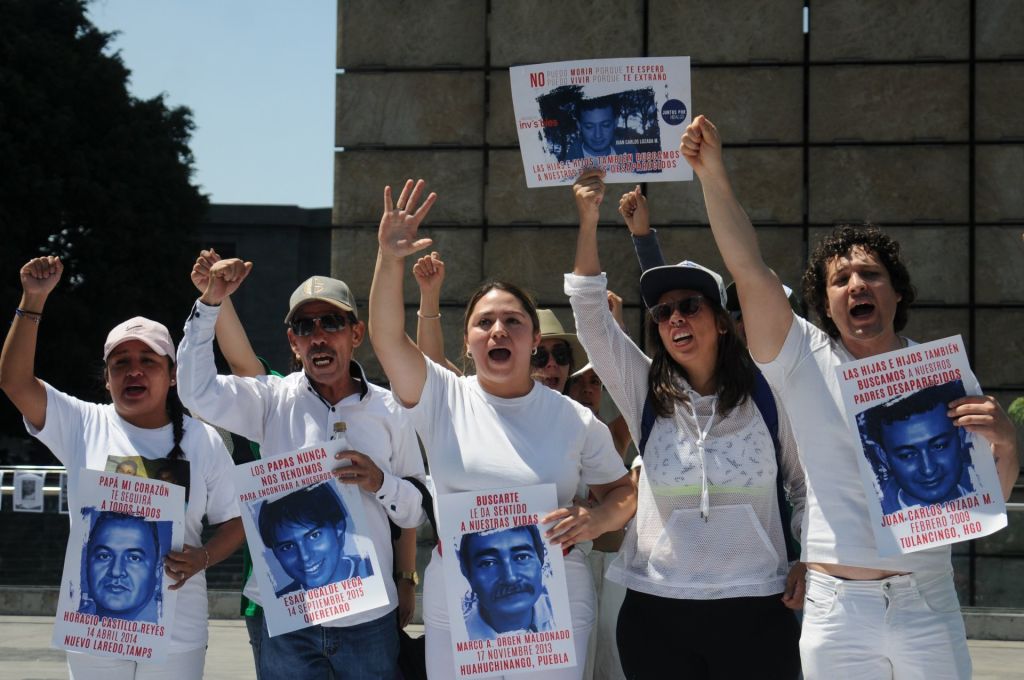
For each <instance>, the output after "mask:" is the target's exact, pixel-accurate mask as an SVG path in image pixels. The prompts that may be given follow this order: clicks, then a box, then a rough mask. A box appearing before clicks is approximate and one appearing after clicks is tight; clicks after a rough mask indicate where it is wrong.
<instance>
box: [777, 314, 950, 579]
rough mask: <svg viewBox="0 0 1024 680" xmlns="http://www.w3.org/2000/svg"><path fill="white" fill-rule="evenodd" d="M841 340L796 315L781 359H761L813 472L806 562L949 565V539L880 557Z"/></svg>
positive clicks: (906, 567) (903, 567)
mask: <svg viewBox="0 0 1024 680" xmlns="http://www.w3.org/2000/svg"><path fill="white" fill-rule="evenodd" d="M853 358H854V357H853V355H851V354H850V353H849V352H848V351H847V350H846V348H845V347H843V345H842V343H840V342H838V341H836V340H833V339H832V338H830V337H829V336H828V334H827V333H825V332H824V331H823V330H821V329H820V328H818V327H817V326H815V325H813V324H812V323H810V322H809V321H807V320H806V319H802V318H800V317H798V316H796V315H794V316H793V325H792V326H791V327H790V329H789V334H788V335H787V336H786V341H785V343H784V344H783V346H782V349H781V351H780V352H779V355H778V356H777V357H776V358H775V360H774V361H771V362H769V363H767V364H759V365H760V367H761V371H762V372H763V373H764V376H765V378H767V380H768V382H769V384H771V386H772V388H774V389H775V390H776V391H777V392H778V393H779V394H780V395H781V397H782V399H783V400H784V401H785V403H786V408H787V410H788V411H789V413H790V422H791V423H792V425H793V431H794V433H795V434H796V440H797V443H798V445H799V449H800V458H801V460H802V461H803V464H804V472H805V474H806V476H807V513H806V515H805V517H804V531H803V535H804V553H803V559H804V560H805V561H807V562H821V563H824V564H843V565H848V566H854V567H867V568H869V569H882V570H886V571H899V572H929V571H930V572H936V571H943V572H944V571H949V569H950V546H948V545H947V546H943V547H939V548H930V549H928V550H921V551H919V552H914V553H909V554H906V555H898V556H895V557H879V555H878V548H877V547H876V545H875V536H874V532H873V531H872V528H871V519H870V517H871V516H870V515H869V514H868V505H867V497H866V496H865V494H864V486H863V484H862V482H861V476H860V469H859V468H858V463H857V459H858V457H859V456H861V455H863V454H862V452H861V451H860V450H859V448H858V444H857V439H856V437H855V436H854V435H852V434H851V431H850V427H849V424H848V421H847V417H846V409H845V408H844V406H843V399H842V393H841V391H840V387H839V379H838V377H837V376H836V367H837V366H839V365H840V364H842V363H845V362H847V361H852V360H853Z"/></svg>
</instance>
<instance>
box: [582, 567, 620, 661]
mask: <svg viewBox="0 0 1024 680" xmlns="http://www.w3.org/2000/svg"><path fill="white" fill-rule="evenodd" d="M617 555H618V553H605V552H601V551H599V550H594V551H592V552H591V553H590V554H589V555H587V560H588V561H589V562H590V569H591V573H592V574H593V576H594V586H595V587H596V589H597V623H596V624H595V625H594V630H593V631H591V633H590V645H589V646H588V647H587V667H586V672H585V673H584V674H583V679H584V680H625V676H624V675H623V673H622V662H621V661H620V660H619V645H618V642H617V641H616V639H615V629H616V627H617V626H618V624H619V610H620V609H622V601H623V600H624V599H625V597H626V588H625V587H624V586H620V585H619V584H618V583H615V582H614V581H609V580H607V579H606V578H605V577H604V572H605V569H606V567H607V565H609V564H611V561H612V560H614V559H615V557H616V556H617Z"/></svg>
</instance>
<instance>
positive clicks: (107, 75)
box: [0, 0, 207, 462]
mask: <svg viewBox="0 0 1024 680" xmlns="http://www.w3.org/2000/svg"><path fill="white" fill-rule="evenodd" d="M112 37H113V36H112V34H109V33H104V32H102V31H99V30H98V29H97V28H96V27H95V26H93V25H92V24H91V23H90V22H89V20H88V18H87V17H86V3H85V2H84V0H0V158H2V159H3V167H4V171H3V172H2V173H0V234H2V236H3V241H2V245H0V302H2V305H3V306H2V309H6V310H7V312H8V313H10V314H13V312H14V307H15V305H16V304H17V302H18V300H19V298H20V284H19V282H18V269H19V268H20V267H21V265H22V264H23V263H24V262H26V261H27V260H28V259H30V258H31V257H35V256H37V255H40V254H55V255H60V256H61V257H62V258H63V259H64V261H65V265H66V268H65V274H64V280H63V281H62V282H61V284H60V286H59V287H58V289H57V291H56V292H55V293H54V295H53V297H52V298H51V299H50V301H49V302H48V303H47V308H46V315H45V316H44V317H43V320H42V324H43V326H42V328H41V329H40V345H39V348H38V352H37V360H36V367H37V374H38V375H39V376H40V377H42V378H44V379H46V380H48V381H51V382H52V383H53V384H54V385H56V386H57V387H59V388H60V389H62V390H64V391H67V392H70V393H72V394H75V395H78V396H81V397H82V398H86V399H102V398H104V397H103V390H102V379H101V362H100V361H99V358H100V356H101V354H102V351H101V350H102V346H103V340H104V338H105V336H106V333H107V331H108V330H109V329H110V328H111V327H113V326H114V324H116V323H117V322H119V321H122V320H124V319H127V318H130V317H132V316H135V315H137V314H141V315H144V316H147V317H150V318H153V319H156V320H159V321H161V322H163V323H165V324H167V326H168V328H170V329H171V333H172V334H178V333H180V331H179V329H180V328H181V324H182V321H183V320H184V317H185V315H186V314H187V312H188V309H189V301H190V299H191V298H192V296H193V294H194V291H192V290H191V284H190V283H189V281H188V270H189V267H190V263H191V260H192V258H193V257H194V248H195V244H194V237H193V230H194V228H195V225H197V224H198V223H199V220H200V219H201V218H202V215H203V213H204V212H205V210H206V207H207V202H206V198H205V197H204V196H203V195H202V194H201V193H200V192H199V190H198V189H197V188H196V187H195V186H194V185H193V184H192V181H191V176H192V172H193V167H192V164H193V158H192V154H191V151H190V150H189V146H188V142H189V139H190V135H191V131H192V129H193V122H192V117H191V112H190V111H189V110H188V109H187V108H184V107H177V108H169V107H168V106H167V105H166V104H165V103H164V101H163V98H162V96H161V97H155V98H153V99H149V100H139V99H136V98H134V97H132V96H131V95H130V94H129V93H128V89H127V82H128V78H129V75H130V71H129V70H128V69H127V68H126V67H125V65H124V63H123V62H122V60H121V58H120V56H119V55H118V54H117V53H115V52H113V50H112V48H111V40H112ZM0 431H2V432H4V433H6V434H14V433H17V432H23V431H24V430H23V429H22V426H21V424H20V422H19V419H18V418H17V413H16V412H14V409H13V408H12V407H11V406H10V404H9V402H8V403H7V404H6V405H4V406H2V407H0ZM44 460H45V459H44ZM0 462H8V461H5V460H4V458H3V452H0Z"/></svg>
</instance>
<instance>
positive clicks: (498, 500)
mask: <svg viewBox="0 0 1024 680" xmlns="http://www.w3.org/2000/svg"><path fill="white" fill-rule="evenodd" d="M557 507H558V500H557V497H556V492H555V485H554V484H543V485H539V486H528V487H519V488H514V489H501V490H494V491H487V492H472V493H460V494H449V495H444V496H441V497H440V498H439V499H438V509H439V512H440V520H441V526H440V533H441V539H440V540H441V544H442V546H443V548H442V552H443V560H444V562H443V566H444V578H445V586H446V589H447V592H448V612H449V617H450V619H451V635H452V644H453V645H454V656H455V672H456V675H455V677H458V678H475V677H482V676H488V675H495V674H498V673H505V674H511V673H522V672H528V671H535V670H538V669H541V668H546V669H555V668H567V667H571V666H575V665H576V655H575V650H574V647H573V632H572V615H571V613H570V611H569V595H568V590H567V589H566V583H565V566H564V564H563V560H562V550H561V548H559V547H558V546H557V545H552V544H550V543H549V542H548V541H547V539H546V538H544V531H545V529H544V528H542V527H541V526H540V524H538V521H539V518H540V517H543V516H544V515H546V514H547V513H549V512H551V511H552V510H554V509H555V508H557Z"/></svg>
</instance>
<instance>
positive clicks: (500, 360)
mask: <svg viewBox="0 0 1024 680" xmlns="http://www.w3.org/2000/svg"><path fill="white" fill-rule="evenodd" d="M487 357H488V358H489V359H490V360H491V361H493V362H494V363H496V364H504V363H507V362H509V361H511V359H512V350H510V349H508V348H507V347H495V348H494V349H489V350H487Z"/></svg>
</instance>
